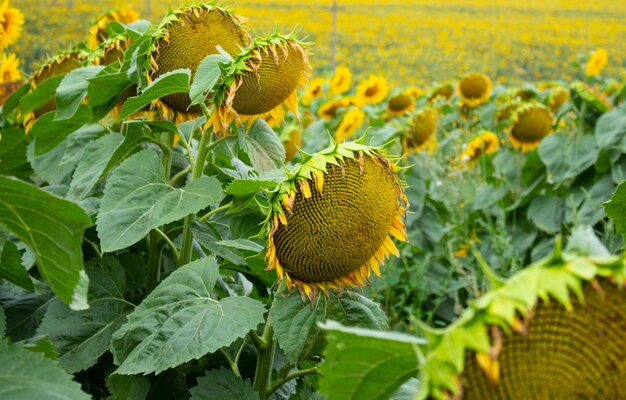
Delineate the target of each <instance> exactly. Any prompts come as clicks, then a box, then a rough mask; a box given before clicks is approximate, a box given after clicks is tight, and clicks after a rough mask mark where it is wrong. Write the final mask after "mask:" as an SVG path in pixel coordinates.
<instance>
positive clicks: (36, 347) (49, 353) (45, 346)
mask: <svg viewBox="0 0 626 400" xmlns="http://www.w3.org/2000/svg"><path fill="white" fill-rule="evenodd" d="M23 345H24V348H25V349H26V350H29V351H34V352H35V353H41V354H43V356H44V357H46V358H48V359H50V360H58V358H59V356H58V354H57V351H56V347H55V346H54V345H53V344H52V343H50V341H49V340H48V337H43V338H41V339H39V340H37V341H35V342H32V341H31V342H27V343H24V344H23Z"/></svg>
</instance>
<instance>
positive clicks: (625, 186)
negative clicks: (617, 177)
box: [602, 181, 626, 233]
mask: <svg viewBox="0 0 626 400" xmlns="http://www.w3.org/2000/svg"><path fill="white" fill-rule="evenodd" d="M602 205H603V206H604V211H605V212H606V215H607V216H608V217H609V218H610V219H611V220H612V221H613V222H614V223H615V227H616V228H617V231H618V232H619V233H626V181H624V182H622V183H620V184H619V186H618V187H617V189H615V193H613V195H612V196H611V198H610V199H609V201H607V202H605V203H603V204H602Z"/></svg>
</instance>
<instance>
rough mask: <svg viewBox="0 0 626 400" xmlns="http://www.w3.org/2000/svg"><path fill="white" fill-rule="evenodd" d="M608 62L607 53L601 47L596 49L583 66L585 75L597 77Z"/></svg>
mask: <svg viewBox="0 0 626 400" xmlns="http://www.w3.org/2000/svg"><path fill="white" fill-rule="evenodd" d="M608 61H609V53H607V51H606V50H605V49H603V48H601V47H600V48H598V49H596V50H595V51H594V52H593V53H592V54H591V57H589V61H587V64H586V65H585V74H586V75H587V76H596V75H598V74H599V73H600V72H601V71H602V70H603V69H604V67H605V66H606V64H607V62H608Z"/></svg>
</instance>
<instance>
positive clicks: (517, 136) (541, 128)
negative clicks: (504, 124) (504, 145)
mask: <svg viewBox="0 0 626 400" xmlns="http://www.w3.org/2000/svg"><path fill="white" fill-rule="evenodd" d="M553 123H554V116H553V115H552V113H551V112H550V110H548V109H547V108H546V107H544V106H543V105H542V104H539V103H527V104H524V105H522V106H521V107H519V108H518V109H517V110H516V111H515V114H514V115H513V118H512V120H511V126H510V128H509V139H510V140H511V144H512V145H513V147H515V148H517V149H521V150H522V151H523V152H526V151H530V150H533V149H536V148H537V146H539V143H540V142H541V140H542V139H543V138H544V137H546V136H548V135H549V134H550V133H552V124H553Z"/></svg>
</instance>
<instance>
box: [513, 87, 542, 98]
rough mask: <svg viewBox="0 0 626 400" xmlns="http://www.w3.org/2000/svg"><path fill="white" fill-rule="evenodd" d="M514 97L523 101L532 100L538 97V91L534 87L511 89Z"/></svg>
mask: <svg viewBox="0 0 626 400" xmlns="http://www.w3.org/2000/svg"><path fill="white" fill-rule="evenodd" d="M511 91H512V93H513V98H518V99H520V100H522V101H532V100H534V99H536V98H537V91H536V90H535V89H534V88H532V87H523V88H517V89H512V90H511Z"/></svg>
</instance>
